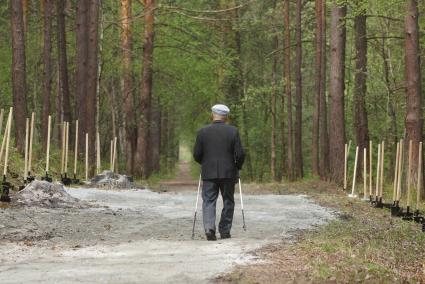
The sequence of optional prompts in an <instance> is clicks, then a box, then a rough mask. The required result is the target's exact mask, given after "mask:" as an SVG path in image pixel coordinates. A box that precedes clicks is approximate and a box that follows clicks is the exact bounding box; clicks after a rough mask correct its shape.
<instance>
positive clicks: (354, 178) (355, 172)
mask: <svg viewBox="0 0 425 284" xmlns="http://www.w3.org/2000/svg"><path fill="white" fill-rule="evenodd" d="M358 158H359V146H357V147H356V157H355V159H354V175H353V187H352V188H351V197H355V196H356V195H355V194H354V190H355V187H356V177H357V160H358Z"/></svg>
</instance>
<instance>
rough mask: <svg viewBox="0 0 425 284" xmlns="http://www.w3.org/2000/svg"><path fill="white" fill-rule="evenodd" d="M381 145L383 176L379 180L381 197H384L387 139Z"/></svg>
mask: <svg viewBox="0 0 425 284" xmlns="http://www.w3.org/2000/svg"><path fill="white" fill-rule="evenodd" d="M381 145H382V146H381V178H380V180H379V197H381V198H382V194H383V191H384V166H385V141H382V144H381Z"/></svg>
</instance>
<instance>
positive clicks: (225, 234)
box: [220, 233, 232, 239]
mask: <svg viewBox="0 0 425 284" xmlns="http://www.w3.org/2000/svg"><path fill="white" fill-rule="evenodd" d="M220 237H221V238H222V239H230V238H231V237H232V236H231V235H230V233H223V234H220Z"/></svg>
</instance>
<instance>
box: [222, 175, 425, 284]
mask: <svg viewBox="0 0 425 284" xmlns="http://www.w3.org/2000/svg"><path fill="white" fill-rule="evenodd" d="M246 188H247V191H255V186H252V185H251V186H248V185H247V186H246ZM267 191H270V192H277V193H280V194H288V193H306V194H308V195H309V196H310V197H311V198H312V199H314V200H315V202H317V203H319V204H321V205H323V206H326V207H329V208H332V209H335V210H336V211H337V212H338V213H337V214H338V218H337V219H335V220H334V221H331V222H330V223H328V224H327V225H325V226H323V227H321V228H320V229H319V230H316V231H309V232H303V233H301V234H300V236H299V237H298V239H297V240H296V242H292V243H288V242H282V243H280V244H274V245H270V246H268V247H265V248H262V249H260V250H259V251H257V252H255V254H258V255H259V256H260V257H261V258H262V259H263V260H264V262H261V263H257V264H251V265H246V266H238V267H236V268H235V269H234V270H233V271H232V272H231V273H229V274H227V275H224V276H222V277H219V278H218V279H216V282H218V283H288V282H289V283H353V282H362V283H425V233H422V232H421V230H420V226H419V225H418V224H416V223H414V222H406V221H403V220H401V219H400V218H392V217H390V212H389V210H387V209H376V208H372V207H371V206H370V205H369V203H368V202H363V201H360V200H357V199H349V198H347V194H346V193H344V192H341V191H340V190H338V188H337V187H335V186H333V185H330V184H328V183H323V182H320V181H317V180H311V181H307V182H300V183H295V184H290V185H276V184H275V185H268V186H267Z"/></svg>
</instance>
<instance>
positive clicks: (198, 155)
mask: <svg viewBox="0 0 425 284" xmlns="http://www.w3.org/2000/svg"><path fill="white" fill-rule="evenodd" d="M201 131H202V129H201V130H199V131H198V135H197V136H196V142H195V147H194V149H193V158H194V159H195V161H196V162H197V163H198V164H201V163H202V157H203V151H202V132H201Z"/></svg>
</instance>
